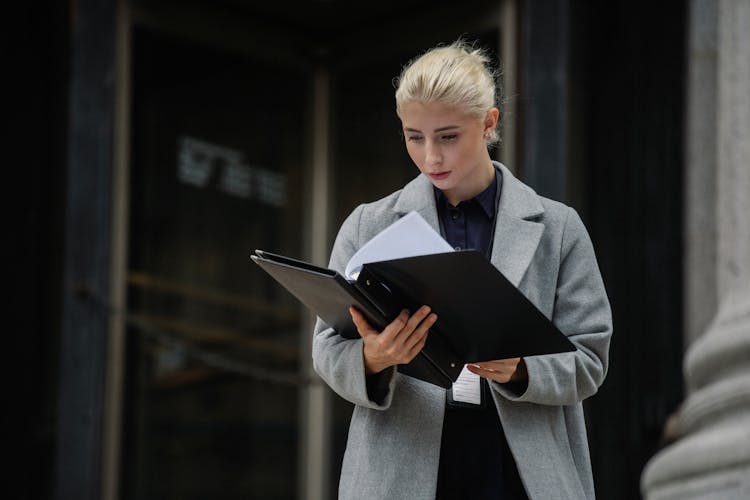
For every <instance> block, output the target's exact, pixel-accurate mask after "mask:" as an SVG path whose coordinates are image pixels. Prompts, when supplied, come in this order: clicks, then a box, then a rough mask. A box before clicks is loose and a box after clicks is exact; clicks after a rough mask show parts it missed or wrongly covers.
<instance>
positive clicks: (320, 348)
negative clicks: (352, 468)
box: [312, 205, 396, 410]
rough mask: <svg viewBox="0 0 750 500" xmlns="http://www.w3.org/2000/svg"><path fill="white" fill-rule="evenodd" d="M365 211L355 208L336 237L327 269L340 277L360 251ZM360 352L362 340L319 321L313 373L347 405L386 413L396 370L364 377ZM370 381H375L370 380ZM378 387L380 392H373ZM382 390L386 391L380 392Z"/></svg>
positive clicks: (314, 339)
mask: <svg viewBox="0 0 750 500" xmlns="http://www.w3.org/2000/svg"><path fill="white" fill-rule="evenodd" d="M364 208H365V207H364V205H360V206H359V207H357V208H356V209H355V210H354V211H353V212H352V213H351V215H349V217H347V219H346V220H345V221H344V223H343V224H342V225H341V229H339V234H338V236H336V241H335V242H334V244H333V251H332V252H331V260H330V262H329V268H331V269H333V270H335V271H338V272H339V273H342V274H343V272H344V269H345V268H346V264H347V263H348V262H349V259H351V257H352V255H354V253H355V252H356V251H357V249H358V248H359V237H358V235H359V226H360V221H361V218H362V212H363V211H364ZM362 349H363V345H362V339H345V338H344V337H342V336H340V335H339V334H338V333H336V331H334V330H333V328H331V327H329V326H328V325H326V324H325V323H324V322H322V321H321V320H320V318H318V320H317V322H316V324H315V332H314V335H313V345H312V357H313V368H314V369H315V372H316V373H317V374H318V375H320V377H321V378H322V379H323V380H324V381H325V382H326V384H328V386H329V387H330V388H331V389H333V391H334V392H336V394H338V395H339V396H341V397H342V398H344V399H346V400H347V401H349V402H351V403H354V404H356V405H360V406H365V407H368V408H373V409H377V410H384V409H387V408H388V407H389V406H390V404H391V398H392V394H393V387H394V385H395V383H396V369H395V368H389V369H387V370H384V371H383V372H381V373H380V374H377V375H374V376H371V377H367V376H365V365H364V358H363V351H362ZM373 377H375V378H377V379H378V380H373ZM368 379H369V380H368ZM368 381H369V384H368ZM378 387H379V388H380V389H381V390H376V388H378ZM383 387H386V388H387V390H386V391H383V390H382V388H383ZM368 388H369V389H370V391H373V392H381V393H383V394H382V396H381V398H376V397H375V396H374V395H373V394H371V393H368Z"/></svg>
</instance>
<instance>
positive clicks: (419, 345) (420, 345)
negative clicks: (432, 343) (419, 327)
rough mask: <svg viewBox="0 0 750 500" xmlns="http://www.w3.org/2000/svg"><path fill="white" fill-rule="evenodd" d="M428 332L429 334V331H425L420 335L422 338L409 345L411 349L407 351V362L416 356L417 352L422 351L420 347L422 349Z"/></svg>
mask: <svg viewBox="0 0 750 500" xmlns="http://www.w3.org/2000/svg"><path fill="white" fill-rule="evenodd" d="M429 334H430V333H429V332H427V333H425V334H424V335H423V336H422V338H421V339H419V341H418V342H417V343H416V344H414V345H413V346H412V347H411V349H409V353H408V356H409V361H407V362H411V360H412V359H414V358H415V357H417V354H419V353H420V352H421V351H422V349H424V346H425V345H426V344H427V337H428V336H429Z"/></svg>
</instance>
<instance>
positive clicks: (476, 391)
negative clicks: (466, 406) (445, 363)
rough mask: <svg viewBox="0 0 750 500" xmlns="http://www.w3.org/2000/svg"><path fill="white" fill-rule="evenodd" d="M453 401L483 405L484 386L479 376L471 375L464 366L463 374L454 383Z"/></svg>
mask: <svg viewBox="0 0 750 500" xmlns="http://www.w3.org/2000/svg"><path fill="white" fill-rule="evenodd" d="M452 390H453V401H460V402H461V403H470V404H474V405H478V404H482V386H481V380H480V378H479V375H477V374H475V373H471V372H470V371H469V370H468V369H467V368H466V365H464V368H463V370H461V374H460V375H459V376H458V379H456V381H455V382H453V389H452Z"/></svg>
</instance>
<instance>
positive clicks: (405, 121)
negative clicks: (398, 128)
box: [401, 101, 479, 131]
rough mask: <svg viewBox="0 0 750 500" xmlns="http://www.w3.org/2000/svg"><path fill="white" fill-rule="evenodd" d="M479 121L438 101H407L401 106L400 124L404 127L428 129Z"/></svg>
mask: <svg viewBox="0 0 750 500" xmlns="http://www.w3.org/2000/svg"><path fill="white" fill-rule="evenodd" d="M476 121H479V120H478V119H477V118H476V117H475V116H473V115H470V114H468V113H466V112H465V111H464V110H462V109H460V108H458V107H456V106H449V105H446V104H443V103H438V102H430V103H423V102H417V101H415V102H409V103H406V104H405V105H404V106H403V107H402V108H401V124H402V125H403V127H404V128H405V129H415V130H420V131H429V130H434V129H437V128H442V127H447V126H459V127H463V126H466V125H469V124H471V123H474V122H476Z"/></svg>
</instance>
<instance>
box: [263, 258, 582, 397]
mask: <svg viewBox="0 0 750 500" xmlns="http://www.w3.org/2000/svg"><path fill="white" fill-rule="evenodd" d="M251 258H252V260H253V261H254V262H255V263H256V264H258V265H259V266H261V267H262V268H263V269H264V270H265V271H266V272H267V273H268V274H270V275H271V276H272V277H273V278H274V279H275V280H276V281H278V282H279V283H280V284H281V285H283V286H284V287H285V288H286V289H287V290H288V291H289V292H291V293H292V294H293V295H294V296H295V297H297V299H299V300H300V301H301V302H302V303H303V304H305V306H307V307H308V308H309V309H310V310H311V311H313V312H314V313H315V314H317V315H318V317H320V319H322V320H323V321H324V322H325V323H326V324H327V325H329V326H331V327H333V328H334V330H335V331H336V332H337V333H338V334H340V335H341V336H343V337H345V338H359V334H358V333H357V330H356V327H355V326H354V323H353V322H352V319H351V316H350V314H349V311H348V309H349V306H354V307H356V308H357V309H358V310H360V311H361V312H362V314H363V315H364V316H365V317H366V318H367V320H368V322H369V323H370V324H371V325H372V326H373V327H375V328H377V329H379V330H380V329H383V328H384V327H385V326H386V325H388V324H389V323H390V322H391V321H393V320H394V319H395V318H396V317H397V316H398V314H399V313H400V311H401V310H403V309H404V308H406V309H409V310H410V311H411V312H414V311H416V309H418V308H419V307H420V306H422V305H424V304H426V305H428V306H430V308H431V309H432V311H433V312H435V314H437V315H438V320H437V322H436V323H435V324H434V325H433V326H432V328H431V329H430V334H429V335H428V337H427V343H426V345H425V347H424V348H423V349H422V351H421V352H420V354H419V355H418V356H417V357H416V358H414V360H413V361H412V362H411V363H409V364H406V365H399V366H398V370H399V371H400V372H401V373H403V374H404V375H409V376H412V377H415V378H418V379H420V380H424V381H426V382H430V383H432V384H435V385H438V386H441V387H445V388H448V387H450V386H451V384H452V383H453V382H455V380H456V379H457V378H458V375H459V374H460V373H461V369H462V368H463V365H464V364H466V363H474V362H479V361H489V360H494V359H505V358H515V357H523V356H536V355H542V354H554V353H559V352H566V351H574V350H575V346H574V345H573V344H572V343H571V342H570V341H569V340H568V338H567V337H566V336H565V335H563V334H562V333H561V332H560V331H559V330H558V329H557V328H556V327H555V325H553V324H552V322H551V321H549V320H548V319H547V318H546V317H545V316H544V314H542V313H541V312H540V311H539V310H538V309H537V308H536V307H535V306H534V305H533V304H532V303H531V302H530V301H529V300H528V299H527V298H526V297H525V296H524V295H523V294H522V293H521V292H520V291H518V289H517V288H516V287H515V286H513V284H512V283H511V282H510V281H508V279H507V278H505V276H503V274H502V273H501V272H500V271H498V270H497V269H496V268H495V267H494V266H493V265H492V264H491V263H490V262H489V261H488V260H487V259H486V258H485V257H484V256H483V255H482V254H480V253H479V252H476V251H472V250H468V251H459V252H448V253H439V254H432V255H421V256H418V257H408V258H404V259H394V260H386V261H381V262H371V263H367V264H364V266H363V267H362V270H361V271H360V273H359V276H358V277H357V280H356V281H349V280H347V279H345V278H344V277H343V276H341V274H339V273H337V272H336V271H333V270H331V269H326V268H322V267H318V266H314V265H312V264H309V263H307V262H303V261H300V260H295V259H291V258H289V257H284V256H281V255H276V254H272V253H269V252H265V251H262V250H256V251H255V253H254V254H253V255H251Z"/></svg>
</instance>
